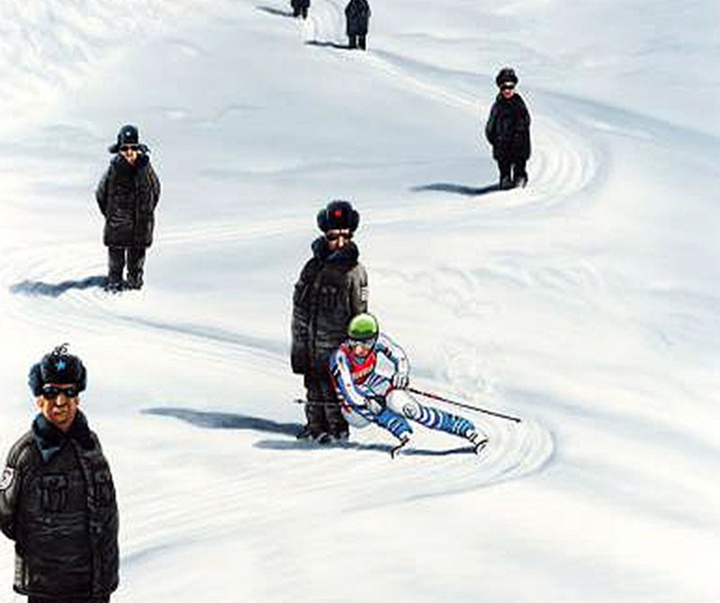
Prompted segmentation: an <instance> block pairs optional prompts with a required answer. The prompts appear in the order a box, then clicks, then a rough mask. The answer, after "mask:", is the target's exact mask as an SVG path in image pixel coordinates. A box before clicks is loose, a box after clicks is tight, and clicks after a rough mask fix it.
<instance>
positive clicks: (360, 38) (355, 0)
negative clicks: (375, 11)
mask: <svg viewBox="0 0 720 603" xmlns="http://www.w3.org/2000/svg"><path fill="white" fill-rule="evenodd" d="M345 18H346V20H347V36H348V46H349V47H350V48H360V49H362V50H365V49H366V48H367V41H366V40H367V33H368V22H369V21H370V5H369V4H368V2H367V0H350V2H348V5H347V6H346V7H345Z"/></svg>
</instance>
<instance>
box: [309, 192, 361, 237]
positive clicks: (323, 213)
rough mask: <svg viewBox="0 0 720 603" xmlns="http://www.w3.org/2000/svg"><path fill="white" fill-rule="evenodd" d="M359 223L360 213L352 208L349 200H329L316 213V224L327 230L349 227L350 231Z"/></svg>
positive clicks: (324, 230) (353, 230)
mask: <svg viewBox="0 0 720 603" xmlns="http://www.w3.org/2000/svg"><path fill="white" fill-rule="evenodd" d="M358 224H360V214H359V213H358V212H357V210H355V209H353V206H352V204H351V203H350V201H342V200H339V199H338V200H335V201H330V203H328V204H327V207H325V208H323V209H321V210H320V211H319V212H318V215H317V225H318V228H319V229H320V230H322V231H323V232H327V231H328V230H343V229H346V228H347V229H349V230H350V232H355V230H356V229H357V227H358Z"/></svg>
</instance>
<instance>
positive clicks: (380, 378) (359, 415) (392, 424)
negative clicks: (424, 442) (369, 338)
mask: <svg viewBox="0 0 720 603" xmlns="http://www.w3.org/2000/svg"><path fill="white" fill-rule="evenodd" d="M330 371H331V373H332V376H333V379H334V381H335V387H336V389H337V392H338V395H339V398H340V408H341V410H342V413H343V415H344V416H345V419H346V420H347V422H348V423H349V424H350V425H352V426H354V427H364V426H366V425H368V423H375V424H377V425H379V426H380V427H382V428H384V429H386V430H387V431H389V432H390V433H392V434H393V435H394V436H395V437H396V438H398V439H400V440H407V439H409V437H410V435H411V434H412V427H411V426H410V424H409V423H408V419H411V420H412V421H415V422H416V423H420V424H421V425H424V426H425V427H429V428H430V429H437V430H440V431H445V432H447V433H451V434H453V435H457V436H460V437H463V438H466V439H469V440H471V441H475V439H476V438H477V437H478V433H477V430H476V429H475V426H474V425H473V423H472V422H471V421H469V420H467V419H465V418H463V417H459V416H457V415H453V414H451V413H448V412H445V411H444V410H440V409H438V408H433V407H431V406H424V405H422V404H420V403H419V402H418V401H417V400H415V399H414V398H413V397H412V396H411V395H410V393H408V392H407V391H405V389H404V388H405V387H407V384H408V380H409V374H410V363H409V362H408V358H407V355H406V354H405V352H404V351H403V349H402V348H401V347H400V346H399V345H397V344H395V343H394V342H393V341H392V340H391V339H390V338H389V337H388V336H387V335H385V334H383V333H380V334H379V335H378V339H377V341H376V343H375V345H374V346H373V349H372V350H371V351H370V353H369V354H368V355H367V356H365V357H360V356H356V355H355V354H353V353H352V350H351V347H350V345H349V343H348V342H347V341H346V342H344V343H343V344H342V345H341V346H340V348H338V350H337V351H336V352H335V353H334V354H333V355H332V356H331V357H330Z"/></svg>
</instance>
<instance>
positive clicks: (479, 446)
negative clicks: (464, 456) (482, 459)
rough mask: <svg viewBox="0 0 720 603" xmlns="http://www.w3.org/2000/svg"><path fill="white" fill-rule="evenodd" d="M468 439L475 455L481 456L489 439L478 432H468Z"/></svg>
mask: <svg viewBox="0 0 720 603" xmlns="http://www.w3.org/2000/svg"><path fill="white" fill-rule="evenodd" d="M466 437H467V439H468V440H469V441H470V443H471V444H472V445H473V451H474V452H475V454H480V452H482V450H483V448H485V446H487V443H488V438H487V437H486V436H485V435H483V434H481V433H480V432H478V431H470V432H468V434H467V436H466Z"/></svg>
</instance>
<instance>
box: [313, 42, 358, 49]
mask: <svg viewBox="0 0 720 603" xmlns="http://www.w3.org/2000/svg"><path fill="white" fill-rule="evenodd" d="M305 44H307V45H308V46H319V47H320V48H337V49H338V50H352V49H351V48H350V46H349V45H347V44H338V43H337V42H320V41H319V40H308V41H307V42H305Z"/></svg>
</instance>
